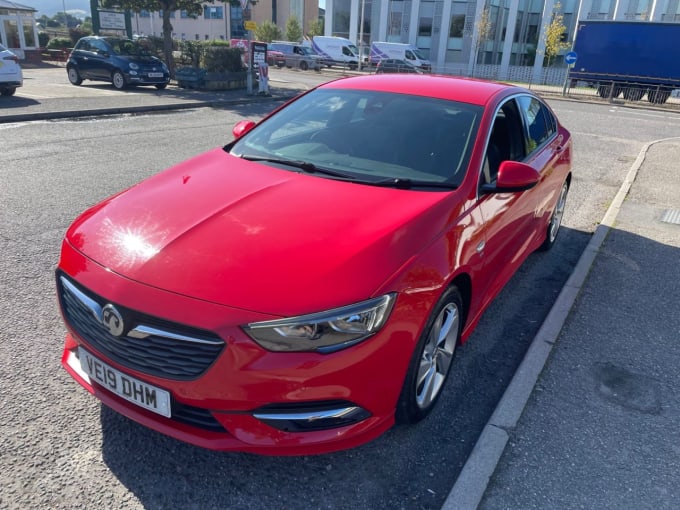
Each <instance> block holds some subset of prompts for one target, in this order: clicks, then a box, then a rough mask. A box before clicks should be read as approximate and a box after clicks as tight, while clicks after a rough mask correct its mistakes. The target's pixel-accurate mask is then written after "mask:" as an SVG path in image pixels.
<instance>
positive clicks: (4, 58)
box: [0, 44, 24, 96]
mask: <svg viewBox="0 0 680 510" xmlns="http://www.w3.org/2000/svg"><path fill="white" fill-rule="evenodd" d="M23 84H24V76H23V74H22V72H21V66H20V65H19V57H17V56H16V55H15V54H14V53H12V52H11V51H9V50H8V49H7V48H5V47H4V46H3V45H2V44H0V94H2V95H3V96H11V95H14V93H15V92H16V91H17V87H21V86H22V85H23Z"/></svg>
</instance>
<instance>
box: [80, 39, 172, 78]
mask: <svg viewBox="0 0 680 510" xmlns="http://www.w3.org/2000/svg"><path fill="white" fill-rule="evenodd" d="M66 72H67V74H68V79H69V81H70V82H71V83H72V84H73V85H80V84H81V83H82V82H83V80H96V81H108V82H111V83H112V84H113V86H114V87H115V88H117V89H119V90H122V89H124V88H125V87H127V86H128V85H154V86H155V87H156V88H157V89H164V88H165V87H167V86H168V83H169V82H170V72H169V71H168V68H167V66H166V65H165V63H163V61H161V60H160V59H159V58H157V57H154V56H152V55H151V54H150V53H149V51H148V50H146V49H145V48H144V47H143V46H142V45H140V44H139V43H138V42H136V41H133V40H131V39H124V38H120V37H98V36H88V37H83V38H81V39H80V40H79V41H78V42H77V43H76V45H75V47H74V48H73V51H72V52H71V55H70V56H69V59H68V62H67V63H66Z"/></svg>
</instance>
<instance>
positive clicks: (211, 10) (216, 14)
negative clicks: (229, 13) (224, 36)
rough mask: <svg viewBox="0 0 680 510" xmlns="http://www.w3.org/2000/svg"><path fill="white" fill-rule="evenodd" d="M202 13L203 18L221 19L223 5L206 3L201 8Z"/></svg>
mask: <svg viewBox="0 0 680 510" xmlns="http://www.w3.org/2000/svg"><path fill="white" fill-rule="evenodd" d="M203 15H204V16H205V19H222V18H224V7H222V6H215V5H206V6H205V7H204V8H203Z"/></svg>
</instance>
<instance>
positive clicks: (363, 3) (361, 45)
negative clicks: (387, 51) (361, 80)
mask: <svg viewBox="0 0 680 510" xmlns="http://www.w3.org/2000/svg"><path fill="white" fill-rule="evenodd" d="M365 8H366V0H361V21H359V67H358V69H359V71H361V61H362V59H363V58H364V9H365Z"/></svg>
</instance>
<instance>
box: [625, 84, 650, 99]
mask: <svg viewBox="0 0 680 510" xmlns="http://www.w3.org/2000/svg"><path fill="white" fill-rule="evenodd" d="M644 95H645V89H641V88H638V87H627V88H625V89H623V98H624V99H626V100H628V101H639V100H640V99H642V96H644Z"/></svg>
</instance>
